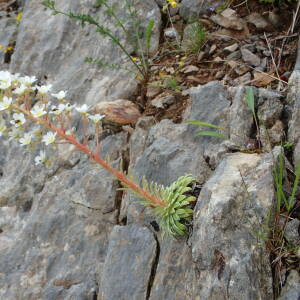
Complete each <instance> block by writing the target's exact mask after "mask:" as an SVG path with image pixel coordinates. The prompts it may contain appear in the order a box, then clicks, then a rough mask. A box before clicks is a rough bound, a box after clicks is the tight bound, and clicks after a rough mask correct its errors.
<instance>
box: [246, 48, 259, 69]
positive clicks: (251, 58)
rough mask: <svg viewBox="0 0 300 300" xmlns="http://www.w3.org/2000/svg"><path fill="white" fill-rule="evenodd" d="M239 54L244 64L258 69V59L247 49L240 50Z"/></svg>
mask: <svg viewBox="0 0 300 300" xmlns="http://www.w3.org/2000/svg"><path fill="white" fill-rule="evenodd" d="M241 53H242V57H243V60H244V62H245V63H248V64H250V65H252V66H255V67H258V66H259V65H260V58H259V57H258V56H257V55H255V54H253V53H252V52H251V51H249V50H248V49H246V48H242V49H241Z"/></svg>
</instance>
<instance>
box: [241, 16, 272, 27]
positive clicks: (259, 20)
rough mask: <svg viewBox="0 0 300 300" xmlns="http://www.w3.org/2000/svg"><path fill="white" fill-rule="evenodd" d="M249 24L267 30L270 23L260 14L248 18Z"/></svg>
mask: <svg viewBox="0 0 300 300" xmlns="http://www.w3.org/2000/svg"><path fill="white" fill-rule="evenodd" d="M246 19H247V22H248V23H251V24H253V25H254V26H255V27H256V28H257V29H260V30H267V29H269V28H270V23H269V22H268V21H267V20H266V19H265V18H264V17H263V16H262V15H261V14H259V13H256V12H255V13H252V14H250V15H249V16H248V17H247V18H246Z"/></svg>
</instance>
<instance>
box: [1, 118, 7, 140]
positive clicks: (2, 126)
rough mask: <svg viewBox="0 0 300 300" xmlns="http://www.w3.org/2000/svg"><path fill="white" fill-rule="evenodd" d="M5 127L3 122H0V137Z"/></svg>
mask: <svg viewBox="0 0 300 300" xmlns="http://www.w3.org/2000/svg"><path fill="white" fill-rule="evenodd" d="M6 129H7V127H6V126H5V122H4V120H2V121H1V123H0V136H2V135H3V133H4V132H5V131H6Z"/></svg>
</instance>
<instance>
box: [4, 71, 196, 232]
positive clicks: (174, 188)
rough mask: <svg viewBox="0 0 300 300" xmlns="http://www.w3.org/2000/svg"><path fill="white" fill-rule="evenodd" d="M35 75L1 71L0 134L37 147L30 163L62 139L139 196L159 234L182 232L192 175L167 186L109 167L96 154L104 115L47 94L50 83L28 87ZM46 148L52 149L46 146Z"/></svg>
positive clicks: (45, 160)
mask: <svg viewBox="0 0 300 300" xmlns="http://www.w3.org/2000/svg"><path fill="white" fill-rule="evenodd" d="M36 81H37V79H36V77H34V76H33V77H29V76H25V77H20V76H19V75H18V74H17V75H14V74H10V72H8V71H0V137H5V136H7V137H9V139H10V140H13V141H15V142H17V144H19V145H20V146H22V147H24V148H25V149H27V150H30V151H37V150H40V152H39V155H37V156H36V157H35V159H34V160H35V164H36V165H39V164H42V165H46V166H49V165H50V164H51V157H50V155H49V153H50V152H51V151H53V150H55V149H56V148H57V146H58V145H59V144H61V143H64V144H71V145H74V146H75V148H76V149H77V150H79V151H81V152H83V153H85V154H86V155H87V156H88V157H89V158H90V159H91V160H92V161H94V162H95V163H97V164H98V165H100V166H101V167H103V168H105V169H106V170H108V171H109V172H110V173H111V174H112V175H113V176H114V177H115V178H116V179H117V180H119V181H120V183H121V184H122V185H123V186H124V188H125V189H127V190H128V191H130V192H132V193H133V194H134V195H135V196H137V197H138V198H140V199H142V201H141V203H142V204H143V205H145V206H148V207H150V208H152V212H153V214H154V216H155V217H156V218H157V220H158V223H159V225H160V227H161V229H162V231H163V233H164V234H167V235H170V236H173V237H175V236H177V235H183V234H185V233H186V232H187V226H186V224H187V223H188V222H189V221H190V219H191V216H192V212H193V211H192V209H191V208H190V203H191V202H194V201H196V198H195V197H194V196H191V195H188V192H189V191H190V190H191V187H189V185H190V184H191V183H192V182H194V181H195V179H194V178H193V177H192V176H191V175H185V176H182V177H179V178H178V179H177V180H176V181H175V182H174V183H173V184H171V185H170V186H167V187H165V186H163V185H159V184H157V183H153V182H151V183H149V182H148V181H147V180H146V179H145V178H143V179H142V180H139V179H134V176H132V175H130V174H129V175H128V176H127V175H126V174H125V173H124V172H123V171H120V170H117V169H114V168H113V167H112V166H111V165H110V164H109V163H108V162H107V161H105V160H104V159H102V158H101V157H100V141H99V135H100V133H101V128H102V127H101V122H102V119H104V118H105V115H100V114H91V113H90V112H89V110H90V108H89V107H88V106H87V105H86V104H83V105H81V106H76V105H72V104H71V103H69V102H67V101H66V100H65V98H66V94H67V92H65V91H60V92H59V93H52V94H51V98H52V99H54V100H50V97H49V92H50V91H51V89H52V85H42V86H38V85H35V86H34V85H33V84H34V83H35V82H36ZM76 114H77V115H78V114H79V115H80V121H81V123H82V125H83V128H84V129H83V132H84V138H80V137H79V136H77V135H76V130H75V128H73V127H72V121H73V120H74V118H75V116H76ZM89 124H92V126H94V130H95V147H94V148H95V149H93V148H92V147H89V146H88V136H87V134H86V132H87V128H88V126H89ZM50 147H51V151H50V149H49V148H50Z"/></svg>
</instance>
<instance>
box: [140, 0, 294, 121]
mask: <svg viewBox="0 0 300 300" xmlns="http://www.w3.org/2000/svg"><path fill="white" fill-rule="evenodd" d="M230 8H231V9H233V10H234V11H235V12H236V16H237V17H238V18H240V19H241V20H242V21H244V22H245V24H246V28H245V29H243V30H242V31H237V30H233V29H225V30H226V35H227V37H226V38H220V37H216V35H215V34H216V33H217V32H220V30H224V28H222V27H221V26H219V25H218V24H216V23H215V22H213V21H212V20H211V19H210V18H211V16H213V15H217V14H218V13H217V12H216V11H212V12H210V13H209V14H207V15H202V16H201V18H200V19H199V21H200V23H201V24H202V25H203V27H204V29H205V31H206V40H205V42H204V44H203V45H202V46H201V48H199V51H198V53H195V54H191V53H187V52H185V51H180V49H179V48H178V47H176V46H175V45H174V40H173V41H172V40H170V39H169V38H165V37H164V32H163V31H162V38H161V47H160V50H159V52H158V53H157V55H156V56H155V57H154V58H153V59H152V61H153V64H152V69H151V77H150V80H149V82H148V86H149V85H160V86H161V87H162V92H166V91H167V92H169V93H170V94H174V88H172V87H168V86H166V84H165V82H166V80H168V79H170V78H171V79H172V78H173V79H174V78H175V79H176V82H177V86H178V87H177V88H176V102H175V103H174V104H172V105H170V106H168V107H165V108H164V109H157V108H155V107H153V106H152V105H151V101H152V100H153V99H147V100H148V101H146V105H145V111H144V114H145V115H153V116H155V118H156V119H157V120H158V121H160V120H162V119H166V118H168V119H172V120H173V121H174V122H176V123H177V122H180V121H181V117H180V116H181V112H182V111H184V109H185V107H186V105H187V101H186V97H184V96H180V93H178V91H184V90H186V89H188V88H190V87H193V86H197V85H199V84H201V85H202V84H206V83H208V82H210V81H214V80H221V81H222V83H223V84H224V85H226V86H235V85H240V84H244V85H248V86H251V85H253V86H257V87H264V88H267V89H277V90H280V91H281V92H283V93H284V92H285V91H286V88H287V81H288V79H289V76H290V74H291V72H292V71H293V68H294V65H295V61H296V54H297V43H298V34H297V32H298V29H299V22H298V19H296V22H295V26H294V27H293V28H291V27H292V20H293V12H294V11H295V10H296V3H289V2H287V1H284V2H283V1H282V2H281V4H280V6H276V5H273V4H264V3H260V2H259V1H256V0H248V1H245V2H242V3H241V1H240V0H234V1H233V2H232V3H231V5H230ZM256 12H259V14H260V15H261V16H262V17H263V18H265V19H266V20H267V21H268V22H269V23H270V26H268V27H266V28H264V29H263V30H262V29H258V28H256V27H255V25H253V24H251V23H249V22H246V21H245V20H246V19H247V17H248V16H249V15H251V14H252V13H256ZM219 13H222V12H219ZM272 18H273V19H275V21H274V24H272V23H271V22H270V21H269V20H272ZM276 20H277V21H276ZM164 21H165V24H164V28H170V27H171V26H172V24H171V23H170V21H169V18H168V17H167V16H165V19H164ZM276 22H277V23H276ZM172 23H173V26H174V28H175V29H176V30H177V31H178V33H179V36H180V37H181V38H182V36H183V30H184V28H185V26H186V25H187V24H186V23H185V22H184V21H183V20H182V19H181V18H180V16H179V15H175V16H174V17H172ZM233 44H238V47H239V49H240V48H241V47H249V49H250V50H251V52H253V53H254V54H255V55H256V56H258V57H259V58H260V59H261V60H263V59H264V60H266V62H265V66H264V67H262V68H261V69H260V70H258V71H256V70H255V69H257V68H256V67H255V66H251V65H249V64H247V63H246V62H244V61H243V59H242V58H238V59H237V58H233V59H228V55H229V54H230V53H228V52H225V51H224V48H226V47H228V46H231V45H233ZM266 53H267V54H268V56H266V55H265V54H266ZM190 66H192V67H195V68H194V71H191V72H187V70H186V69H187V67H190ZM241 66H243V68H242V69H241ZM236 70H238V72H236ZM245 73H250V76H251V79H250V80H246V82H243V81H242V82H240V80H241V77H242V76H243V75H244V74H245ZM255 73H256V74H255ZM258 73H260V74H258ZM257 78H258V79H257ZM255 79H256V80H255Z"/></svg>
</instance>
